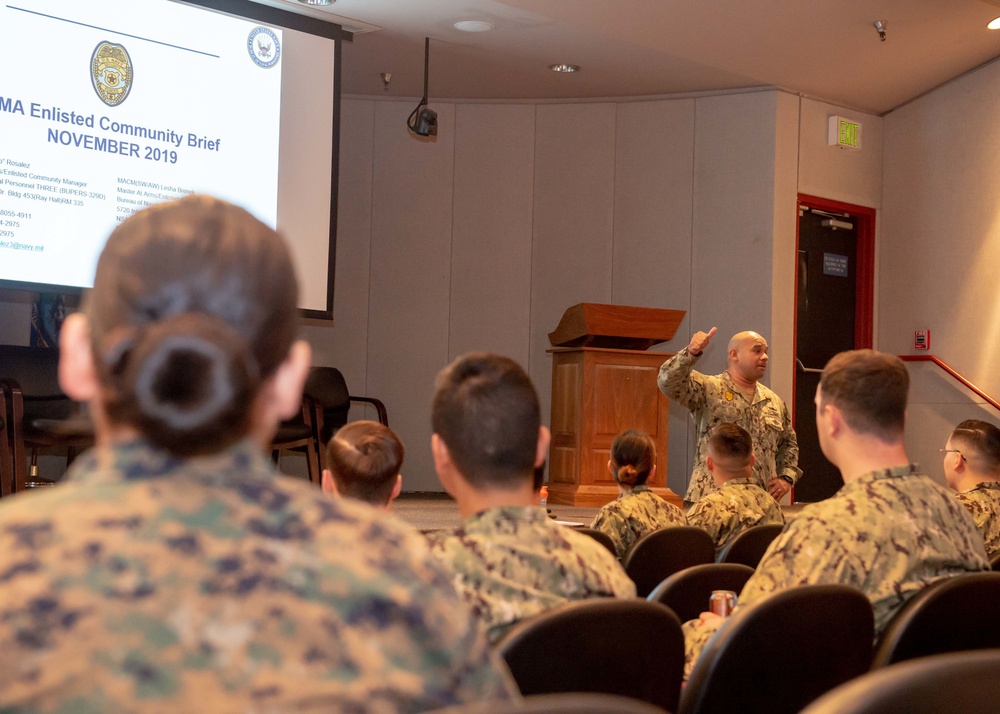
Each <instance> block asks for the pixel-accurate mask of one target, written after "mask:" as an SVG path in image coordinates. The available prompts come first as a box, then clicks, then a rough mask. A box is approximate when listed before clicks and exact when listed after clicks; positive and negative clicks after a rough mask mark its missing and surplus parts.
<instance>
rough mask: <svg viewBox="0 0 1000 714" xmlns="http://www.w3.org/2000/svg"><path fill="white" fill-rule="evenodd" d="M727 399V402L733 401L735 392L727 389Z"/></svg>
mask: <svg viewBox="0 0 1000 714" xmlns="http://www.w3.org/2000/svg"><path fill="white" fill-rule="evenodd" d="M726 401H727V402H731V401H733V393H732V392H730V391H729V390H728V389H727V390H726Z"/></svg>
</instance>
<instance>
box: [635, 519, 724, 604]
mask: <svg viewBox="0 0 1000 714" xmlns="http://www.w3.org/2000/svg"><path fill="white" fill-rule="evenodd" d="M714 561H715V543H714V542H713V541H712V536H710V535H709V534H708V533H706V532H705V531H703V530H702V529H701V528H695V527H694V526H670V527H669V528H662V529H660V530H658V531H653V532H652V533H647V534H646V535H644V536H642V537H641V538H639V540H637V541H636V542H635V545H633V546H632V550H630V551H629V552H628V555H626V556H625V562H624V566H625V572H626V573H628V576H629V577H630V578H632V581H633V582H634V583H635V589H636V593H637V594H638V595H639V597H646V596H647V595H649V593H651V592H652V591H653V588H655V587H656V586H657V585H659V584H660V583H662V582H663V581H664V580H666V579H667V578H668V577H670V576H671V575H673V574H674V573H676V572H678V571H681V570H684V568H690V567H691V566H692V565H701V564H702V563H711V562H714Z"/></svg>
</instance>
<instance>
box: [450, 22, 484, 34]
mask: <svg viewBox="0 0 1000 714" xmlns="http://www.w3.org/2000/svg"><path fill="white" fill-rule="evenodd" d="M455 29H456V30H461V31H462V32H489V31H490V30H492V29H493V25H491V24H490V23H488V22H483V21H482V20H461V21H459V22H456V23H455Z"/></svg>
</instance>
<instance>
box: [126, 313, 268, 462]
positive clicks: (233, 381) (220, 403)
mask: <svg viewBox="0 0 1000 714" xmlns="http://www.w3.org/2000/svg"><path fill="white" fill-rule="evenodd" d="M120 359H121V360H122V361H121V362H120V363H119V368H120V373H119V379H118V382H119V385H118V386H119V389H118V390H116V391H118V395H117V396H118V399H117V400H116V401H117V403H116V404H115V411H116V413H114V414H113V415H112V416H114V417H115V418H116V419H118V420H121V421H125V422H128V423H132V424H134V425H136V426H137V427H138V428H139V430H140V431H141V432H142V433H143V434H144V435H145V436H146V437H147V438H148V439H149V440H150V441H152V442H153V443H154V444H156V445H157V446H159V447H161V448H164V449H166V450H167V451H170V452H172V453H174V454H176V455H179V456H191V455H195V454H199V453H210V452H215V451H219V450H220V449H223V448H225V447H227V446H229V445H230V444H231V443H232V442H234V441H236V440H238V439H239V438H240V437H241V436H242V435H243V434H246V433H247V431H248V430H249V422H250V415H251V411H252V410H251V409H250V403H251V402H252V401H253V399H254V395H255V394H256V392H257V389H258V387H259V384H260V375H259V370H258V367H257V363H256V361H255V360H254V358H253V356H252V355H251V353H250V350H249V347H248V345H247V344H246V342H245V341H244V340H243V338H242V337H241V336H240V335H239V333H237V332H236V331H235V330H234V329H232V328H231V327H229V326H228V325H227V324H226V323H225V322H223V321H222V320H220V319H218V318H215V317H212V316H209V315H205V314H201V313H182V314H180V315H176V316H174V317H171V318H168V319H166V320H162V321H159V322H156V323H154V324H152V325H150V326H148V327H147V328H146V329H145V330H143V331H141V332H140V333H139V334H138V335H137V337H136V339H135V341H134V343H133V345H132V348H131V349H130V350H127V354H125V355H123V356H121V357H120ZM234 427H235V428H234Z"/></svg>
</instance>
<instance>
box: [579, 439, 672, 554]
mask: <svg viewBox="0 0 1000 714" xmlns="http://www.w3.org/2000/svg"><path fill="white" fill-rule="evenodd" d="M608 470H609V471H610V472H611V475H612V476H613V477H614V479H615V483H617V484H618V498H617V499H615V500H614V501H612V502H611V503H608V504H605V505H604V507H603V508H601V510H600V511H598V512H597V516H595V517H594V522H593V523H591V524H590V527H591V528H595V529H597V530H599V531H602V532H604V533H607V534H608V535H609V536H610V537H611V540H612V541H614V544H615V552H616V553H617V554H618V558H619V560H625V556H626V555H628V552H629V551H630V550H631V549H632V546H633V545H634V544H635V542H636V541H637V540H638V539H639V538H640V537H641V536H643V535H645V534H646V533H650V532H651V531H655V530H659V529H660V528H666V527H667V526H686V525H687V519H686V518H685V517H684V511H682V510H681V509H679V508H678V507H677V506H675V505H673V504H671V503H667V502H666V501H664V500H663V499H662V498H660V497H659V496H657V495H656V494H655V493H653V492H652V491H651V490H650V489H649V486H647V485H646V481H648V480H649V479H650V478H651V477H652V476H653V474H655V473H656V444H654V443H653V439H652V438H651V437H650V436H649V434H647V433H645V432H642V431H636V430H635V429H629V430H628V431H626V432H622V433H621V434H619V435H618V436H616V437H615V440H614V442H613V443H612V444H611V460H610V461H608Z"/></svg>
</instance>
